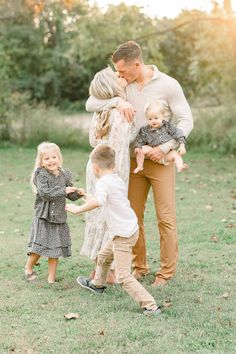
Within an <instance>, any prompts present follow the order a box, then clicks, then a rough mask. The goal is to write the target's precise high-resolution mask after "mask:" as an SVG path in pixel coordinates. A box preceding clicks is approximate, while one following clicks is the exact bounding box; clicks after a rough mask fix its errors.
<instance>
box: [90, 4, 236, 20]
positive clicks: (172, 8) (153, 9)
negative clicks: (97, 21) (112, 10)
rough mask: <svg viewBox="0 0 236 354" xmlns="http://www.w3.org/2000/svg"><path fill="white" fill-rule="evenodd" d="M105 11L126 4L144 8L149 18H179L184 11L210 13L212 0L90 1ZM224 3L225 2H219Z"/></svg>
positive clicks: (234, 7) (233, 5)
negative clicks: (110, 7)
mask: <svg viewBox="0 0 236 354" xmlns="http://www.w3.org/2000/svg"><path fill="white" fill-rule="evenodd" d="M90 2H91V3H95V2H96V3H97V5H98V6H99V7H101V8H103V9H104V10H105V9H106V6H107V5H109V4H113V5H118V4H120V3H121V2H124V3H125V4H126V5H137V6H140V7H143V12H144V13H146V14H147V15H149V16H157V17H169V18H173V17H175V16H177V15H178V14H179V13H180V12H181V10H182V9H188V10H190V9H194V8H195V9H200V10H203V11H207V12H208V11H210V9H211V8H212V5H211V0H123V1H122V0H90ZM218 2H219V3H223V1H220V0H219V1H218ZM232 7H233V10H234V11H235V12H236V0H232Z"/></svg>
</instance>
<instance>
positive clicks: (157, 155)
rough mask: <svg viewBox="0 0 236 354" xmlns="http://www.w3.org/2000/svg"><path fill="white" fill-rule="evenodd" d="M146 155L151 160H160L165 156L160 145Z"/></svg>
mask: <svg viewBox="0 0 236 354" xmlns="http://www.w3.org/2000/svg"><path fill="white" fill-rule="evenodd" d="M146 156H147V158H148V159H149V160H151V161H153V162H158V161H159V160H160V159H161V158H163V157H164V156H165V154H164V152H163V151H161V149H160V148H159V147H158V146H156V147H154V148H153V149H152V151H150V152H149V153H148V154H146Z"/></svg>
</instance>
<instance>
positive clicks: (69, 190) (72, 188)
mask: <svg viewBox="0 0 236 354" xmlns="http://www.w3.org/2000/svg"><path fill="white" fill-rule="evenodd" d="M76 190H77V188H75V187H66V194H69V193H74V192H75V191H76Z"/></svg>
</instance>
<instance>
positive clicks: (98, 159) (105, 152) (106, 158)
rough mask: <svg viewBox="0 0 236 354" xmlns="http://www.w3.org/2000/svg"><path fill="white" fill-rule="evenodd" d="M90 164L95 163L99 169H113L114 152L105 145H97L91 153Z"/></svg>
mask: <svg viewBox="0 0 236 354" xmlns="http://www.w3.org/2000/svg"><path fill="white" fill-rule="evenodd" d="M90 157H91V162H92V163H95V164H96V165H97V166H98V167H99V168H101V169H113V168H115V157H116V154H115V151H114V150H113V149H112V148H111V147H110V146H108V145H106V144H101V145H98V146H97V147H96V148H95V149H94V150H93V151H92V152H91V155H90Z"/></svg>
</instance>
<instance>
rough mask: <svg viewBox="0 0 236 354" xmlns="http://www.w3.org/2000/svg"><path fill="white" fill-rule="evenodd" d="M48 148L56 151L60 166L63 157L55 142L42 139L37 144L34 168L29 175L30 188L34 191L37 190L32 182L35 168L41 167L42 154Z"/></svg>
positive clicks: (60, 165)
mask: <svg viewBox="0 0 236 354" xmlns="http://www.w3.org/2000/svg"><path fill="white" fill-rule="evenodd" d="M50 150H53V151H55V152H56V154H57V156H58V159H59V167H62V163H63V158H62V154H61V150H60V148H59V146H58V145H57V144H54V143H50V142H49V141H44V142H43V143H41V144H39V145H38V147H37V156H36V159H35V163H34V169H33V172H32V175H31V186H32V189H33V191H34V192H35V193H36V192H37V190H36V187H35V185H34V182H33V179H34V173H35V171H36V170H37V168H39V167H42V159H43V155H44V154H45V153H46V152H48V151H50Z"/></svg>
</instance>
